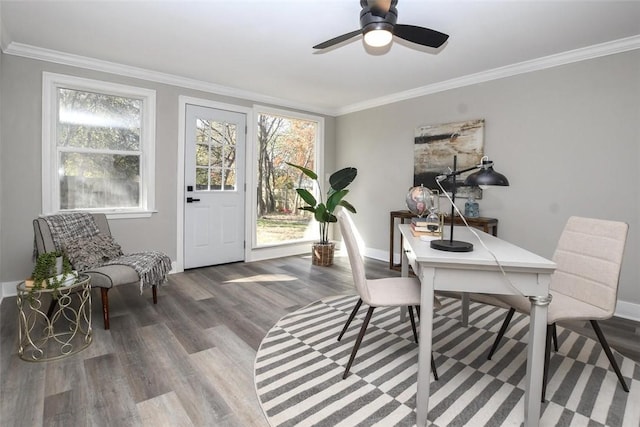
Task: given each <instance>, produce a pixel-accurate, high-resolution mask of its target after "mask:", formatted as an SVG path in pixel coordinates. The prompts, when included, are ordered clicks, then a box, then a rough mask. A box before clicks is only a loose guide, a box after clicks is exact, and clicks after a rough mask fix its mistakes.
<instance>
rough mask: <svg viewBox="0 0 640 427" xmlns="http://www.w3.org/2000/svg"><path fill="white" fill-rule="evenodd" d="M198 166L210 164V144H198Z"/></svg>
mask: <svg viewBox="0 0 640 427" xmlns="http://www.w3.org/2000/svg"><path fill="white" fill-rule="evenodd" d="M196 166H209V146H208V145H204V144H196Z"/></svg>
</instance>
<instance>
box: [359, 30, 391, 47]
mask: <svg viewBox="0 0 640 427" xmlns="http://www.w3.org/2000/svg"><path fill="white" fill-rule="evenodd" d="M392 38H393V34H391V31H388V30H370V31H367V32H366V33H365V34H364V42H365V43H366V44H368V45H369V46H371V47H382V46H386V45H388V44H389V43H391V39H392Z"/></svg>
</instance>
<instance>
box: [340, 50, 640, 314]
mask: <svg viewBox="0 0 640 427" xmlns="http://www.w3.org/2000/svg"><path fill="white" fill-rule="evenodd" d="M467 119H485V121H486V122H485V138H484V141H485V146H484V147H485V154H487V155H489V156H490V157H491V159H492V160H494V161H495V169H496V170H497V171H498V172H501V173H503V174H505V175H506V176H507V177H508V178H509V181H510V183H511V186H510V187H495V188H492V189H489V190H486V191H484V195H483V198H482V199H481V200H479V203H480V213H481V215H482V216H488V217H495V218H498V219H499V236H500V237H502V238H505V239H506V240H509V241H511V242H513V243H515V244H518V245H520V246H523V247H525V248H527V249H529V250H531V251H533V252H536V253H538V254H540V255H543V256H546V257H551V255H552V254H553V250H554V248H555V244H556V242H557V239H558V237H559V235H560V232H561V230H562V228H563V226H564V223H565V222H566V220H567V218H568V217H569V216H571V215H581V216H590V217H598V218H605V219H612V220H620V221H625V222H627V223H628V224H629V226H630V232H629V239H628V242H627V247H626V256H625V260H624V265H623V270H622V276H621V285H620V291H619V295H618V297H619V300H623V301H627V302H630V303H635V304H640V287H639V286H638V283H639V280H640V274H639V269H640V264H639V263H638V262H637V260H638V255H639V254H638V237H639V236H640V221H639V220H640V214H639V213H640V210H639V206H638V203H639V200H638V185H639V184H640V179H639V176H638V169H639V164H640V155H639V154H640V153H639V147H640V130H639V129H640V51H632V52H627V53H621V54H616V55H611V56H606V57H602V58H598V59H593V60H589V61H583V62H579V63H574V64H570V65H565V66H561V67H556V68H552V69H547V70H543V71H538V72H532V73H528V74H523V75H518V76H514V77H510V78H505V79H501V80H496V81H491V82H488V83H482V84H476V85H472V86H468V87H464V88H459V89H455V90H449V91H446V92H442V93H437V94H433V95H428V96H423V97H420V98H415V99H412V100H407V101H402V102H397V103H394V104H390V105H386V106H382V107H378V108H373V109H369V110H365V111H361V112H356V113H351V114H348V115H344V116H341V117H339V118H338V121H337V125H336V132H337V133H336V140H337V141H338V145H337V153H336V155H337V166H339V167H343V166H355V167H356V168H358V171H359V175H358V178H357V179H356V181H355V182H354V184H353V185H352V187H351V189H352V190H351V193H350V194H349V200H350V201H351V202H352V203H353V204H354V206H355V207H356V208H357V209H358V214H357V217H356V220H357V222H358V226H359V228H360V229H361V230H360V231H361V233H362V234H363V236H365V238H366V239H367V241H366V245H367V248H368V253H369V255H373V256H376V257H379V258H382V259H387V258H386V254H387V253H388V248H389V234H388V228H389V211H392V210H399V209H406V205H405V203H404V198H405V194H406V192H407V189H408V188H409V187H410V186H411V184H412V176H413V136H414V130H415V129H416V128H417V127H418V126H421V125H429V124H438V123H448V122H455V121H461V120H467ZM463 202H464V200H463ZM461 206H462V204H461ZM636 317H640V316H636Z"/></svg>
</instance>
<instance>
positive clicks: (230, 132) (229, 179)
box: [184, 105, 246, 268]
mask: <svg viewBox="0 0 640 427" xmlns="http://www.w3.org/2000/svg"><path fill="white" fill-rule="evenodd" d="M185 117H186V126H185V132H186V135H185V165H184V166H185V167H184V171H185V172H184V173H185V179H184V182H185V186H186V188H185V203H184V268H196V267H204V266H208V265H216V264H224V263H228V262H234V261H243V260H244V218H245V212H244V209H245V207H244V188H245V185H244V182H245V170H244V169H245V168H244V164H245V161H244V156H245V140H246V116H245V115H244V114H242V113H237V112H232V111H225V110H217V109H214V108H207V107H199V106H195V105H187V109H186V114H185Z"/></svg>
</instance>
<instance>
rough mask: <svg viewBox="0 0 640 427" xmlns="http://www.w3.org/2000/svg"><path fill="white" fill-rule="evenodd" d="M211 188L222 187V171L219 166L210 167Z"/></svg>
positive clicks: (218, 188) (219, 188)
mask: <svg viewBox="0 0 640 427" xmlns="http://www.w3.org/2000/svg"><path fill="white" fill-rule="evenodd" d="M211 189H212V190H221V189H222V171H221V170H220V169H219V168H212V169H211Z"/></svg>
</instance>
